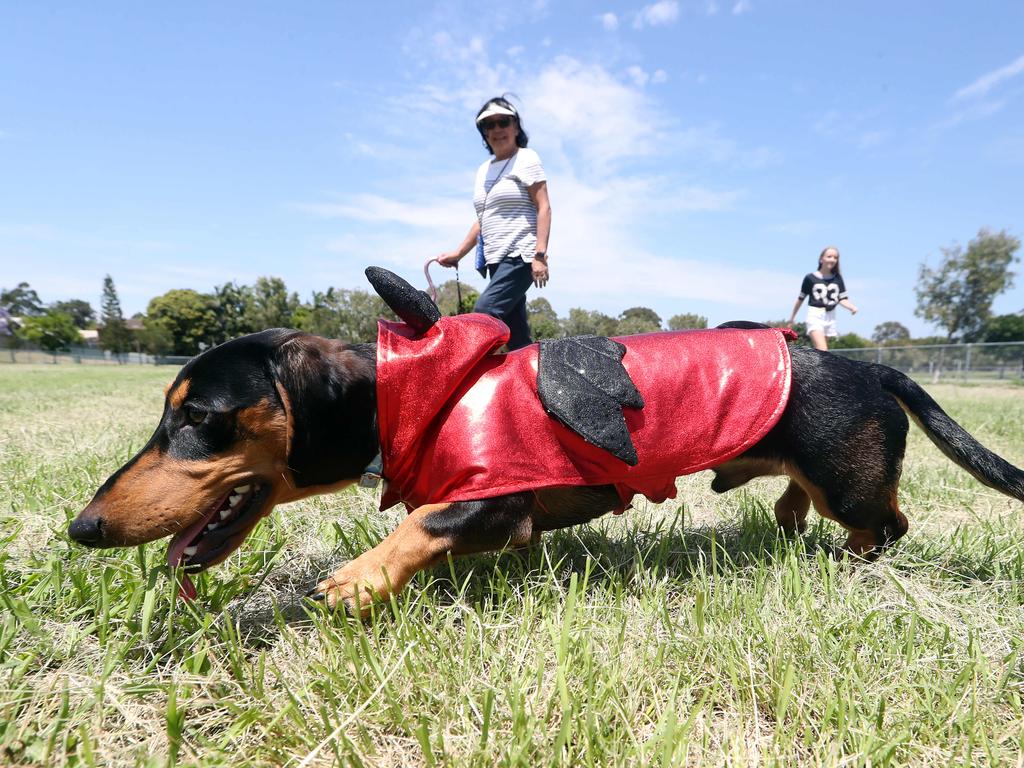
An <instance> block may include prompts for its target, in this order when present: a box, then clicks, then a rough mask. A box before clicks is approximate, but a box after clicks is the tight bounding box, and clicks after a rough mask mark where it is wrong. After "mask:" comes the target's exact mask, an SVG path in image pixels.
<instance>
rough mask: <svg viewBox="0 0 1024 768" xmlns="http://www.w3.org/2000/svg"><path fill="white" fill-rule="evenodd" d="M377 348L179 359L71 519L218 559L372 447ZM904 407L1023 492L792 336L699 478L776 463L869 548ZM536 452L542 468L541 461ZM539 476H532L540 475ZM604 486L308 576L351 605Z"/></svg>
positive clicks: (447, 527)
mask: <svg viewBox="0 0 1024 768" xmlns="http://www.w3.org/2000/svg"><path fill="white" fill-rule="evenodd" d="M375 354H376V348H375V346H373V345H371V344H353V345H350V344H344V343H341V342H338V341H332V340H328V339H324V338H320V337H316V336H312V335H310V334H307V333H301V332H297V331H289V330H281V329H276V330H268V331H264V332H262V333H256V334H252V335H249V336H244V337H242V338H239V339H235V340H234V341H231V342H228V343H226V344H223V345H221V346H218V347H215V348H213V349H211V350H208V351H207V352H205V353H203V354H202V355H200V356H199V357H197V358H195V359H194V360H192V361H191V362H189V363H188V364H187V365H186V366H185V367H184V368H183V369H182V370H181V372H180V373H179V375H178V376H177V378H176V379H175V380H174V382H173V383H172V384H171V385H170V386H169V387H168V389H167V392H166V400H165V404H164V410H163V415H162V417H161V419H160V423H159V425H158V427H157V429H156V432H155V433H154V434H153V436H152V438H150V440H149V442H148V443H147V444H146V445H145V447H143V449H142V450H141V451H140V452H139V453H138V455H136V456H135V457H134V458H133V459H131V461H129V462H128V463H127V464H126V465H125V466H124V467H122V468H121V469H119V470H118V471H117V472H116V473H115V474H114V475H112V476H111V477H110V479H108V480H107V482H106V483H104V484H103V486H102V487H101V488H100V489H99V490H98V491H97V493H96V495H95V497H94V498H93V500H92V502H91V503H90V504H89V505H88V506H87V507H86V508H85V509H84V510H83V511H82V512H81V513H80V514H79V515H78V517H77V518H76V519H75V520H74V521H73V522H72V523H71V525H70V527H69V529H68V533H69V535H70V536H71V538H72V539H74V540H75V541H77V542H80V543H82V544H85V545H88V546H91V547H119V546H130V545H135V544H140V543H144V542H149V541H154V540H156V539H159V538H162V537H165V536H172V537H173V539H172V541H171V544H170V546H169V561H170V562H171V564H172V565H174V564H178V563H180V564H182V565H183V566H184V567H185V570H186V572H191V573H194V572H198V571H202V570H205V569H206V568H209V567H210V566H212V565H215V564H217V563H219V562H221V561H222V560H224V559H225V558H226V557H227V556H228V555H229V554H230V553H231V552H232V551H234V550H235V549H236V548H237V547H238V546H239V545H240V544H241V543H242V541H243V540H244V539H245V537H246V535H248V533H249V532H250V531H252V529H253V528H254V527H255V526H256V524H257V523H258V522H259V520H260V519H261V518H262V517H264V516H265V515H267V514H269V513H270V511H271V510H272V509H273V508H274V506H276V505H277V504H283V503H287V502H291V501H295V500H297V499H301V498H304V497H306V496H310V495H314V494H321V493H330V492H333V491H337V490H339V489H341V488H344V487H345V486H347V485H350V484H352V483H354V482H356V481H357V480H358V479H359V478H360V476H361V475H362V473H363V472H364V469H365V468H366V467H367V465H368V464H369V463H370V462H371V461H372V460H373V459H374V457H375V455H376V454H377V452H378V434H377V420H376V417H377V407H376V406H377V403H376V363H375ZM904 411H906V413H909V414H910V416H911V417H912V418H913V419H914V421H915V422H916V423H917V424H918V426H919V427H920V428H921V429H923V430H924V432H925V433H926V434H927V435H928V437H929V438H930V439H931V440H932V442H934V443H935V444H936V445H937V446H938V447H939V449H940V450H941V451H942V452H943V453H945V454H946V455H947V456H948V457H949V458H950V459H951V460H953V461H954V462H956V463H957V464H958V465H960V466H961V467H963V468H964V469H965V470H967V471H968V472H970V473H971V474H972V475H973V476H974V477H976V478H977V479H978V480H979V481H981V482H982V483H984V484H986V485H988V486H991V487H992V488H995V489H996V490H999V491H1001V492H1003V493H1005V494H1007V495H1009V496H1012V497H1014V498H1016V499H1019V500H1024V473H1022V472H1021V471H1020V470H1019V469H1017V468H1016V467H1014V466H1013V465H1011V464H1009V463H1008V462H1006V461H1004V460H1003V459H1002V458H1000V457H999V456H996V455H995V454H993V453H992V452H991V451H989V450H987V449H986V448H984V447H983V446H982V445H980V444H979V443H978V442H977V441H976V440H974V438H972V437H971V436H970V435H969V434H968V433H967V432H966V431H964V429H963V428H961V427H960V426H959V425H958V424H957V423H956V422H955V421H953V420H952V419H951V418H950V417H949V416H947V415H946V413H945V412H944V411H943V410H942V409H941V408H940V407H939V406H938V405H937V404H936V403H935V401H934V400H933V399H932V398H931V397H930V396H929V395H928V394H927V393H925V391H924V390H922V389H921V388H920V387H919V386H918V385H917V384H915V383H914V382H913V381H912V380H911V379H909V378H908V377H906V376H904V375H903V374H902V373H900V372H898V371H895V370H893V369H891V368H887V367H885V366H882V365H874V364H870V363H862V362H856V361H853V360H849V359H846V358H844V357H840V356H837V355H831V354H828V353H822V352H818V351H815V350H813V349H808V348H802V347H796V348H794V349H793V350H792V390H791V394H790V397H789V400H788V403H787V404H786V407H785V411H784V412H783V413H782V416H781V418H780V419H779V421H778V423H777V424H775V426H774V427H773V428H772V429H771V430H770V431H769V432H768V433H767V435H766V436H765V437H764V438H763V439H761V440H760V442H758V443H757V444H756V445H754V446H753V447H751V448H750V449H749V450H747V451H745V452H744V453H742V454H741V455H739V456H737V457H736V458H733V459H731V460H729V461H726V462H725V463H722V464H720V465H718V466H716V467H713V469H714V472H715V478H714V480H713V482H712V484H711V487H712V488H713V489H714V490H715V491H717V492H723V491H727V490H731V489H733V488H737V487H739V486H741V485H743V484H744V483H746V482H747V481H749V480H751V479H752V478H755V477H759V476H766V475H785V476H788V477H789V484H788V486H787V488H786V490H785V492H784V493H783V494H782V496H781V498H779V500H778V501H777V502H776V504H775V516H776V518H777V520H778V523H779V525H780V526H781V527H782V528H783V529H784V530H785V531H786V532H789V533H792V532H802V531H804V529H805V527H806V516H807V512H808V509H809V507H810V505H811V503H813V504H814V507H815V509H817V510H818V512H819V514H821V515H823V516H824V517H827V518H829V519H831V520H835V521H836V522H838V523H839V524H840V525H842V526H843V527H844V528H846V529H847V531H848V532H849V536H848V538H847V541H846V549H847V550H848V551H849V552H850V553H852V554H854V555H856V556H860V557H865V558H873V557H876V556H877V555H878V554H879V553H880V552H881V551H883V550H884V548H885V547H886V546H888V545H889V544H891V543H892V542H894V541H896V540H897V539H899V538H900V537H901V536H903V535H904V534H905V533H906V531H907V520H906V518H905V517H904V516H903V514H902V513H901V512H900V510H899V508H898V505H897V486H898V483H899V479H900V472H901V468H902V461H903V454H904V449H905V445H906V436H907V430H908V421H907V417H906V415H905V414H904ZM542 472H543V468H542V467H539V468H538V473H542ZM542 486H543V482H541V478H538V487H539V488H542ZM619 503H620V500H619V497H618V495H617V493H616V491H615V489H614V488H613V487H612V486H610V485H602V486H584V487H562V488H547V489H542V490H538V491H536V492H524V493H515V494H510V495H503V496H496V497H494V498H488V499H482V500H476V501H464V502H455V503H449V504H427V505H424V506H421V507H419V508H417V509H415V510H414V511H412V513H411V514H409V516H408V517H406V518H405V519H404V520H403V521H402V522H401V524H400V525H399V526H398V527H397V528H396V529H395V530H394V531H393V532H392V533H391V534H390V535H389V536H388V537H387V538H386V539H385V540H384V541H383V542H381V543H380V544H379V545H378V546H376V547H374V548H373V549H371V550H370V551H368V552H365V553H364V554H362V555H361V556H360V557H358V558H356V559H355V560H353V561H352V562H350V563H348V564H347V565H345V566H344V567H342V568H340V569H339V570H338V571H336V572H335V573H334V574H333V575H332V576H331V577H330V578H328V579H326V580H324V581H322V582H321V583H320V584H318V585H316V587H315V588H314V590H313V591H312V594H314V595H315V596H317V597H321V598H325V599H326V600H327V602H328V603H329V604H330V605H332V606H333V605H336V604H339V603H342V602H344V603H345V604H346V605H347V606H348V607H349V609H353V610H362V611H363V612H365V610H366V607H367V605H368V598H372V599H380V598H382V597H386V596H387V595H388V594H390V593H393V592H397V591H398V590H401V589H402V588H403V587H404V586H405V584H406V583H407V582H408V581H409V579H410V578H411V577H412V576H413V574H415V573H416V572H417V571H418V570H420V569H422V568H426V567H429V566H431V565H433V564H435V563H437V562H439V561H440V560H442V559H443V558H444V557H445V556H446V554H448V553H451V554H453V555H462V554H467V553H473V552H483V551H488V550H498V549H501V548H503V547H507V546H520V545H524V544H527V543H529V542H530V541H531V540H533V539H534V538H535V537H536V535H538V534H539V533H540V532H542V531H547V530H553V529H557V528H564V527H567V526H571V525H576V524H578V523H583V522H586V521H588V520H591V519H593V518H596V517H598V516H600V515H603V514H605V513H606V512H609V511H611V510H612V509H615V508H616V507H617V506H619Z"/></svg>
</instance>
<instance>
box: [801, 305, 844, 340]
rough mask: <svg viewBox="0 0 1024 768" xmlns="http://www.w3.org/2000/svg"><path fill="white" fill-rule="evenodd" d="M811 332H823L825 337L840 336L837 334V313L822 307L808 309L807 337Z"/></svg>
mask: <svg viewBox="0 0 1024 768" xmlns="http://www.w3.org/2000/svg"><path fill="white" fill-rule="evenodd" d="M811 331H821V332H822V333H824V334H825V336H828V337H833V336H838V335H839V334H838V333H837V332H836V311H835V310H834V309H824V308H822V307H808V308H807V335H808V336H810V334H811Z"/></svg>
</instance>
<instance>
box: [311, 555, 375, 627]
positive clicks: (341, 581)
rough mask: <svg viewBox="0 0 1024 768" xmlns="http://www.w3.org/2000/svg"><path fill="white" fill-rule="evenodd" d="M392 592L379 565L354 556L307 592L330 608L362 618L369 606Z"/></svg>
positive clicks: (366, 613) (367, 612) (364, 616)
mask: <svg viewBox="0 0 1024 768" xmlns="http://www.w3.org/2000/svg"><path fill="white" fill-rule="evenodd" d="M390 595H391V582H390V580H389V579H388V578H387V572H386V571H385V570H384V569H383V568H382V567H377V568H369V567H367V566H366V565H365V564H360V562H359V560H358V559H357V560H353V561H352V562H351V563H349V564H348V565H345V566H344V567H342V568H339V569H338V570H336V571H335V572H334V573H333V574H331V576H329V577H328V578H326V579H324V580H323V581H321V582H320V583H319V584H317V585H316V586H315V587H313V588H312V589H311V590H310V591H309V592H307V593H306V596H307V597H308V598H310V599H311V600H317V601H322V602H324V603H325V604H326V605H327V606H328V607H329V608H342V609H343V610H345V611H346V612H347V613H348V614H349V615H350V616H357V617H359V618H363V619H365V618H366V617H367V616H369V614H370V606H371V605H372V604H373V603H374V602H377V601H380V600H386V599H387V598H388V597H389V596H390Z"/></svg>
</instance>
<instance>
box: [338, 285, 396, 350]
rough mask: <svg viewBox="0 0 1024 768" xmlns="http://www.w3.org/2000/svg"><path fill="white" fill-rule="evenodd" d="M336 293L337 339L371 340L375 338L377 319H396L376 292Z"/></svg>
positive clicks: (355, 341) (346, 291)
mask: <svg viewBox="0 0 1024 768" xmlns="http://www.w3.org/2000/svg"><path fill="white" fill-rule="evenodd" d="M338 295H339V299H338V314H339V319H340V320H341V325H340V327H339V328H338V338H339V339H342V340H344V341H348V342H353V343H358V342H366V341H373V340H374V339H376V338H377V321H378V320H380V319H381V318H382V317H383V318H387V319H388V320H397V319H398V318H397V317H396V316H395V313H394V312H392V311H391V310H390V309H389V308H388V305H387V304H385V303H384V299H382V298H381V297H380V296H378V295H377V294H376V293H370V292H369V291H361V290H353V291H350V290H341V291H338Z"/></svg>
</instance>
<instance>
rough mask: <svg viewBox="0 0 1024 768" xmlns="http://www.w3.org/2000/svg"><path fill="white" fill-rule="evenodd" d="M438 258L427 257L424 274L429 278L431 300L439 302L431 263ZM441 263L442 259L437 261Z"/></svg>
mask: <svg viewBox="0 0 1024 768" xmlns="http://www.w3.org/2000/svg"><path fill="white" fill-rule="evenodd" d="M435 261H437V259H427V263H426V264H424V265H423V274H424V275H425V276H426V278H427V293H428V294H429V295H430V300H431V301H432V302H434V303H435V304H437V288H435V287H434V281H433V280H431V279H430V265H431V264H433V263H434V262H435ZM437 263H438V264H440V263H441V262H440V261H437Z"/></svg>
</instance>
